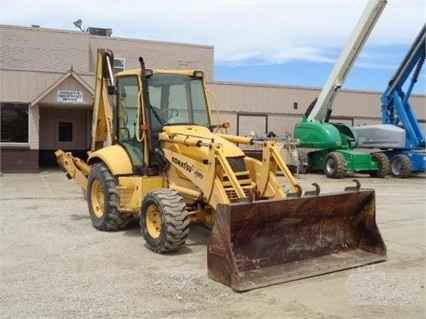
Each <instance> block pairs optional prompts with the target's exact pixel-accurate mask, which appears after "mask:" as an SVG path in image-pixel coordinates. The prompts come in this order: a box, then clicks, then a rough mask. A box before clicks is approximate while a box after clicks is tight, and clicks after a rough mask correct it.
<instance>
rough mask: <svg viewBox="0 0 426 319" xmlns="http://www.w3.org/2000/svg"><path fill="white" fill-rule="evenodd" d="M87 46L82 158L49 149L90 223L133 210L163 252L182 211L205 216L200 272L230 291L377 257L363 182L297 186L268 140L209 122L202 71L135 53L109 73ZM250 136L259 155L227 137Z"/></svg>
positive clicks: (111, 221) (183, 235)
mask: <svg viewBox="0 0 426 319" xmlns="http://www.w3.org/2000/svg"><path fill="white" fill-rule="evenodd" d="M97 56H98V58H97V69H96V85H95V97H94V106H93V124H92V139H93V143H92V147H91V150H90V151H89V156H88V160H87V162H85V161H82V160H80V159H78V158H75V157H73V155H72V154H71V153H69V152H68V153H67V152H64V151H62V150H58V151H56V157H57V160H58V163H59V165H60V166H61V167H62V168H63V169H64V171H65V172H66V174H67V176H68V178H70V179H71V178H73V179H75V180H76V181H77V182H78V184H79V185H81V187H82V189H83V190H84V192H85V193H86V196H87V202H88V206H89V213H90V216H91V220H92V223H93V226H94V227H95V228H96V229H99V230H101V231H115V230H120V229H123V228H125V227H126V225H127V224H128V223H129V222H130V220H131V219H133V218H135V217H136V218H139V219H140V226H141V230H142V234H143V237H144V238H145V240H146V243H147V246H148V247H149V248H150V249H151V250H152V251H154V252H157V253H167V252H171V251H175V250H177V249H179V248H181V247H182V246H183V245H185V240H186V239H187V236H188V232H189V224H190V223H203V224H206V225H210V226H211V228H212V232H211V238H210V242H209V244H208V247H207V267H208V275H209V277H210V278H211V279H214V280H216V281H219V282H221V283H224V284H226V285H228V286H230V287H231V288H232V289H233V290H235V291H246V290H250V289H253V288H258V287H263V286H268V285H272V284H276V283H281V282H285V281H290V280H294V279H298V278H303V277H309V276H313V275H317V274H322V273H328V272H333V271H336V270H340V269H347V268H351V267H355V266H360V265H364V264H368V263H372V262H378V261H382V260H384V259H386V247H385V244H384V242H383V240H382V237H381V235H380V232H379V229H378V227H377V225H376V220H375V193H374V190H369V189H362V188H360V185H359V183H357V184H356V186H353V187H349V188H347V189H345V190H343V191H342V192H340V193H331V194H320V190H319V186H318V185H315V190H312V191H307V192H304V191H303V190H302V189H301V187H300V186H298V185H297V183H296V181H295V179H294V177H293V176H292V174H291V173H290V171H289V170H288V168H287V166H286V164H285V162H284V161H283V159H282V158H281V156H280V155H279V152H278V148H277V144H276V142H275V141H273V140H263V141H257V140H255V139H253V138H248V137H239V136H233V135H229V134H227V133H226V130H225V129H224V128H226V126H227V125H226V124H216V125H212V124H211V111H210V108H209V103H208V101H209V100H211V99H209V98H208V91H207V89H206V88H205V83H204V78H203V72H201V71H194V70H157V69H147V68H145V63H144V61H143V59H142V58H140V59H139V61H140V66H141V67H140V68H138V69H135V70H128V71H123V72H120V73H117V74H116V75H114V74H113V72H112V70H113V61H114V57H113V52H111V51H110V50H103V49H102V50H101V49H100V50H98V53H97ZM212 108H213V107H212ZM212 112H213V111H212ZM219 123H220V122H219ZM253 143H260V145H261V147H262V160H261V161H259V160H256V159H254V158H251V157H248V156H245V154H244V152H243V151H242V150H241V148H240V147H239V146H238V145H239V144H253ZM277 171H282V173H283V175H284V177H280V178H278V177H277V176H276V173H277Z"/></svg>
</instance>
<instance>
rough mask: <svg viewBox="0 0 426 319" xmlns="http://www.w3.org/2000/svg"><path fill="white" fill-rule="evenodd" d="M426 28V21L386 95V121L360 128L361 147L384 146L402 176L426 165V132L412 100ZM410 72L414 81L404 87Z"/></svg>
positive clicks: (393, 168)
mask: <svg viewBox="0 0 426 319" xmlns="http://www.w3.org/2000/svg"><path fill="white" fill-rule="evenodd" d="M425 28H426V24H425V25H423V28H422V29H421V30H420V33H419V35H418V36H417V38H416V39H415V40H414V42H413V44H412V46H411V48H410V50H409V51H408V53H407V55H406V56H405V58H404V59H403V61H402V63H401V65H400V66H399V68H398V69H397V71H396V72H395V74H394V75H393V76H392V78H391V79H390V81H389V85H388V87H387V89H386V90H385V91H384V93H383V95H382V98H381V101H382V104H383V105H382V124H380V125H366V126H361V127H357V128H356V131H357V133H358V137H359V147H362V148H379V149H382V152H383V153H384V154H386V155H387V156H388V158H389V160H390V162H391V165H390V168H391V173H392V175H393V176H395V177H399V178H405V177H408V176H410V175H411V174H412V173H419V172H424V171H425V167H426V149H425V140H426V137H425V133H424V132H423V130H422V128H421V126H420V124H419V121H418V120H417V118H416V115H415V113H414V110H413V108H412V107H411V105H410V101H409V98H410V95H411V92H412V90H413V87H414V85H415V84H416V82H417V79H418V77H419V74H420V71H421V68H422V66H423V64H424V61H425V48H426V29H425ZM410 74H412V77H411V81H410V82H409V83H408V86H407V89H406V90H405V91H404V88H403V86H404V84H405V82H406V81H407V79H408V78H409V76H410Z"/></svg>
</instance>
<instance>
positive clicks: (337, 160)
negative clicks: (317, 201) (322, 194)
mask: <svg viewBox="0 0 426 319" xmlns="http://www.w3.org/2000/svg"><path fill="white" fill-rule="evenodd" d="M324 173H325V175H327V177H329V178H336V179H337V178H343V177H344V176H345V173H346V161H345V158H344V156H343V155H342V154H340V153H338V152H331V153H328V155H327V157H326V158H325V161H324Z"/></svg>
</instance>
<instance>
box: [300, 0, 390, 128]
mask: <svg viewBox="0 0 426 319" xmlns="http://www.w3.org/2000/svg"><path fill="white" fill-rule="evenodd" d="M386 3H387V1H386V0H374V1H369V2H368V4H367V6H366V7H365V9H364V12H363V13H362V15H361V18H360V19H359V21H358V24H357V25H356V27H355V29H354V31H353V32H352V35H351V37H350V38H349V41H348V43H347V44H346V46H345V48H344V49H343V51H342V53H341V55H340V57H339V59H338V60H337V63H336V65H335V66H334V69H333V71H332V72H331V74H330V76H329V77H328V80H327V82H326V84H325V85H324V87H323V89H322V91H321V93H320V95H319V97H318V99H317V101H316V103H315V105H314V106H313V108H312V109H311V110H310V112H309V114H306V116H307V120H308V121H326V119H327V117H328V115H327V114H328V112H329V111H328V110H331V105H332V103H333V99H334V97H335V96H336V94H337V91H338V90H339V89H340V88H341V87H342V85H343V82H344V81H345V79H346V77H347V75H348V74H349V71H350V70H351V68H352V66H353V64H354V63H355V61H356V59H357V57H358V54H359V52H361V50H362V48H363V46H364V44H365V42H366V41H367V39H368V37H369V35H370V33H371V31H372V30H373V28H374V25H375V24H376V22H377V21H378V19H379V17H380V15H381V13H382V11H383V9H384V8H385V6H386Z"/></svg>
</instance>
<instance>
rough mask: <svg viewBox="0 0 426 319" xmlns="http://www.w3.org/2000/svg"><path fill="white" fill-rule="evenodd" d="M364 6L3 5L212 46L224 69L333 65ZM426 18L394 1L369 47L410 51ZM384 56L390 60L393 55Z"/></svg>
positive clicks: (25, 20) (412, 5)
mask: <svg viewBox="0 0 426 319" xmlns="http://www.w3.org/2000/svg"><path fill="white" fill-rule="evenodd" d="M365 5H366V1H361V0H341V1H338V0H327V1H325V0H317V1H315V0H310V1H304V0H301V1H296V0H294V1H289V0H280V1H279V0H276V1H273V0H265V1H255V0H252V1H250V0H245V1H237V0H226V1H224V0H216V1H213V0H204V1H203V0H198V1H196V0H193V1H164V0H157V1H154V0H151V1H148V0H145V1H131V0H127V1H95V0H85V1H79V0H74V1H52V0H50V1H49V0H44V1H41V0H40V1H37V0H32V1H30V0H28V1H20V0H1V16H0V19H1V23H2V24H12V25H24V26H29V25H31V24H38V25H40V26H41V27H46V28H55V29H67V30H75V28H74V26H73V24H72V22H73V21H75V20H77V19H82V20H83V27H89V26H91V27H105V28H112V29H113V36H118V37H126V38H137V39H147V40H158V41H175V42H188V43H196V44H207V45H213V46H214V47H215V59H216V63H221V64H243V63H245V61H248V60H255V61H256V62H257V63H282V62H286V61H291V60H307V61H319V62H324V61H325V62H330V63H334V61H335V59H336V57H337V55H338V54H339V53H340V50H341V48H342V47H343V46H344V44H345V42H346V40H347V39H348V37H349V35H350V34H351V32H352V30H353V28H354V26H355V24H356V22H357V21H358V18H359V17H360V15H361V13H362V11H363V9H364V7H365ZM425 20H426V2H425V0H415V1H410V0H408V1H404V0H399V1H398V0H388V4H387V6H386V8H385V9H384V12H383V14H382V16H381V18H380V20H379V21H378V23H377V25H376V28H375V29H374V30H373V32H372V34H371V37H370V39H369V41H368V44H369V46H368V48H370V47H373V48H374V49H375V50H376V51H377V50H379V49H380V47H381V46H385V47H386V46H387V45H389V44H403V45H405V44H406V45H407V46H408V45H410V44H411V42H412V41H413V39H414V37H415V36H416V35H417V33H418V31H419V30H420V28H421V27H422V25H423V23H424V21H425ZM381 54H384V56H383V57H382V56H381V59H386V54H387V53H386V52H384V53H383V52H381ZM376 61H377V54H376V55H374V54H370V55H369V53H368V52H366V53H364V54H363V55H362V63H365V64H374V63H376ZM382 61H383V60H382Z"/></svg>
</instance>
